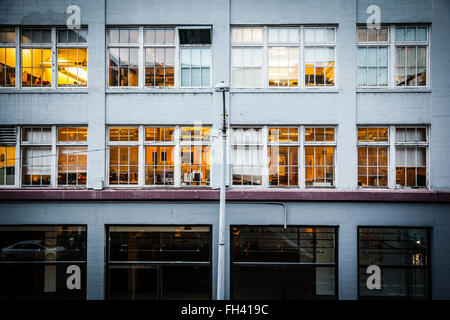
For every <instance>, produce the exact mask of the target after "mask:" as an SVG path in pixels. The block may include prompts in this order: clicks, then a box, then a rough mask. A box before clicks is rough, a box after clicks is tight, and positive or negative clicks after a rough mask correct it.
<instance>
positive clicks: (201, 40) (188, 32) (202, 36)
mask: <svg viewBox="0 0 450 320" xmlns="http://www.w3.org/2000/svg"><path fill="white" fill-rule="evenodd" d="M178 31H179V36H180V44H211V29H179V30H178Z"/></svg>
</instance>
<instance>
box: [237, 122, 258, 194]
mask: <svg viewBox="0 0 450 320" xmlns="http://www.w3.org/2000/svg"><path fill="white" fill-rule="evenodd" d="M232 150H233V157H232V169H231V172H232V176H233V185H262V184H263V175H262V167H263V164H262V154H263V141H262V130H261V129H260V128H235V129H233V134H232Z"/></svg>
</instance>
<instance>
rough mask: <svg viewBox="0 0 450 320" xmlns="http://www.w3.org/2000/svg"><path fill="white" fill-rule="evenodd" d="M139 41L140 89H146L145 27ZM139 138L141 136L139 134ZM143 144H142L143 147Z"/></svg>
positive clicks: (140, 31)
mask: <svg viewBox="0 0 450 320" xmlns="http://www.w3.org/2000/svg"><path fill="white" fill-rule="evenodd" d="M138 37H139V38H138V39H139V40H138V41H139V52H138V68H139V69H138V72H139V75H138V88H144V87H145V71H144V66H145V63H144V57H145V51H144V27H139V35H138ZM140 131H141V128H139V133H140ZM139 137H141V135H140V134H139ZM141 144H142V143H140V145H141Z"/></svg>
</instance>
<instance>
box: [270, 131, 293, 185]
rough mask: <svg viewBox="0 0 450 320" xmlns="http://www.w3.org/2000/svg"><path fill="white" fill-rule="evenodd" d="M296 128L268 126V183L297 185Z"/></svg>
mask: <svg viewBox="0 0 450 320" xmlns="http://www.w3.org/2000/svg"><path fill="white" fill-rule="evenodd" d="M298 138H299V137H298V128H269V147H268V152H269V185H270V186H298V167H299V163H298V152H299V139H298Z"/></svg>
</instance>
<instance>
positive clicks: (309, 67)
mask: <svg viewBox="0 0 450 320" xmlns="http://www.w3.org/2000/svg"><path fill="white" fill-rule="evenodd" d="M304 32H305V33H304V41H305V85H306V86H313V87H314V86H334V71H335V70H334V67H335V45H336V35H335V33H336V30H335V28H305V29H304Z"/></svg>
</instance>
